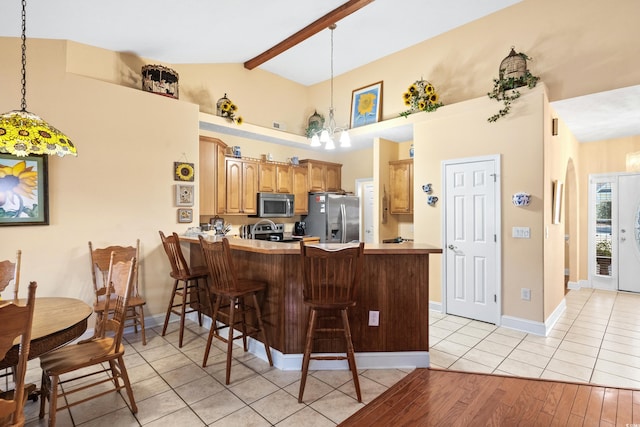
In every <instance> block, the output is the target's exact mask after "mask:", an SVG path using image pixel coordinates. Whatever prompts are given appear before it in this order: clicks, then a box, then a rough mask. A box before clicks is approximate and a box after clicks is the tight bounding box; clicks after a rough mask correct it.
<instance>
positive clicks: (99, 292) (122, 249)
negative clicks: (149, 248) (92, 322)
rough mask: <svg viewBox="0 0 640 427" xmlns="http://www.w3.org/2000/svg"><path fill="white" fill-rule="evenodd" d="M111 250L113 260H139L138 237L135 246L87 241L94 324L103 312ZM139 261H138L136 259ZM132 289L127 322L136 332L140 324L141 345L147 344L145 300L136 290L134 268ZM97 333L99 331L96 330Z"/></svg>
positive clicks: (98, 320)
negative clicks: (97, 245)
mask: <svg viewBox="0 0 640 427" xmlns="http://www.w3.org/2000/svg"><path fill="white" fill-rule="evenodd" d="M111 252H114V254H115V262H119V261H126V260H130V259H131V258H133V257H135V258H136V259H137V260H140V239H138V240H136V246H135V247H133V246H108V247H105V248H94V247H93V245H92V243H91V242H89V254H90V257H91V258H90V259H91V278H92V280H93V290H94V292H95V300H94V304H93V311H94V312H95V313H96V326H99V325H100V324H101V321H100V318H101V317H102V314H103V312H104V304H105V300H106V299H107V298H106V295H107V287H106V286H105V285H106V283H107V282H106V278H107V273H108V271H109V260H110V257H111ZM138 262H139V261H138ZM133 286H134V287H133V291H132V295H131V298H130V300H129V307H128V308H127V319H126V320H127V322H128V323H129V324H131V325H133V330H134V331H135V333H138V326H140V334H141V336H142V345H147V336H146V334H145V326H144V305H145V304H146V303H147V302H146V300H145V299H144V297H143V296H142V295H140V292H139V290H138V271H137V268H136V277H135V279H134V285H133ZM96 333H97V334H98V335H99V334H100V331H96Z"/></svg>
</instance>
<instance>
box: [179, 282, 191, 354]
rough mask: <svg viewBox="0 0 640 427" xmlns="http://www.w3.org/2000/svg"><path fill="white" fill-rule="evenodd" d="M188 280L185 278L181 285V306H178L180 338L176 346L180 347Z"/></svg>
mask: <svg viewBox="0 0 640 427" xmlns="http://www.w3.org/2000/svg"><path fill="white" fill-rule="evenodd" d="M188 285H189V281H188V280H185V282H184V285H183V286H182V307H181V308H180V339H179V341H178V348H182V337H183V336H184V316H185V314H184V313H185V311H186V309H187V295H189V288H188Z"/></svg>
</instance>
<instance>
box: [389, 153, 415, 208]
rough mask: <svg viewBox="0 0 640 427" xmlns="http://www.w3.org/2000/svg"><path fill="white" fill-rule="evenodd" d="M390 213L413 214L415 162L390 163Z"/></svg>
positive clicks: (400, 161)
mask: <svg viewBox="0 0 640 427" xmlns="http://www.w3.org/2000/svg"><path fill="white" fill-rule="evenodd" d="M389 188H390V193H391V206H390V209H389V210H390V212H391V213H393V214H408V213H413V191H412V188H413V162H412V161H411V160H399V161H394V162H389Z"/></svg>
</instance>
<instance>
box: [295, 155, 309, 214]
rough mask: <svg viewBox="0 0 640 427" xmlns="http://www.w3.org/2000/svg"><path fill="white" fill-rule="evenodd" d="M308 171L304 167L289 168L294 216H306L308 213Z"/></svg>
mask: <svg viewBox="0 0 640 427" xmlns="http://www.w3.org/2000/svg"><path fill="white" fill-rule="evenodd" d="M308 175H309V169H307V168H306V167H304V166H291V181H292V190H293V195H294V210H293V213H294V214H295V215H306V214H308V213H309V190H308V188H309V183H308V182H307V181H308V180H307V177H308Z"/></svg>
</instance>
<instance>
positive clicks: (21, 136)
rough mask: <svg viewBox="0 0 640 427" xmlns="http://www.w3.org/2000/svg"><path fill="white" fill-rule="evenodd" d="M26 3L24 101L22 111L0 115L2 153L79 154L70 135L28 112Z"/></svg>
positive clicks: (23, 12) (24, 5) (24, 12)
mask: <svg viewBox="0 0 640 427" xmlns="http://www.w3.org/2000/svg"><path fill="white" fill-rule="evenodd" d="M26 6H27V1H26V0H22V103H21V105H20V107H21V109H20V110H13V111H9V112H8V113H4V114H2V115H0V153H9V154H12V155H15V156H18V157H24V156H28V155H30V154H57V155H58V156H60V157H62V156H65V155H67V154H70V155H72V156H77V155H78V153H77V151H76V147H75V145H73V143H72V142H71V140H70V139H69V137H67V136H66V135H65V134H63V133H62V132H60V131H59V130H58V129H56V128H54V127H53V126H51V125H50V124H48V123H47V122H45V121H44V120H43V119H41V118H40V117H38V116H37V115H36V114H33V113H30V112H29V111H27V101H26V95H27V73H26V66H27V37H26V28H27V26H26V21H27V19H26V18H27V14H26Z"/></svg>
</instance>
